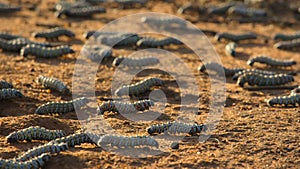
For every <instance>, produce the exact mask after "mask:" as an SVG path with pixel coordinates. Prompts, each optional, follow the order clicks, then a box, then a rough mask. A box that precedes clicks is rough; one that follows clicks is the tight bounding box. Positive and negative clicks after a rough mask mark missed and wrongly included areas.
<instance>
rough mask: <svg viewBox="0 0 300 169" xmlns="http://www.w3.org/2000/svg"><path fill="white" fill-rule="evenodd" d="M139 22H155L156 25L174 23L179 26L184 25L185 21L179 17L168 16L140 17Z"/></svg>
mask: <svg viewBox="0 0 300 169" xmlns="http://www.w3.org/2000/svg"><path fill="white" fill-rule="evenodd" d="M141 22H143V23H147V24H156V25H169V24H176V25H179V26H186V24H187V23H186V22H185V21H184V20H181V19H179V18H168V17H146V16H145V17H142V18H141Z"/></svg>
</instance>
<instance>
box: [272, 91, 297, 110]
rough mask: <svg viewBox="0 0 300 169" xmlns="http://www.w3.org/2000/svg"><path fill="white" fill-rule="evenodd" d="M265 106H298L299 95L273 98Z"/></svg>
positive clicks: (293, 94) (292, 94)
mask: <svg viewBox="0 0 300 169" xmlns="http://www.w3.org/2000/svg"><path fill="white" fill-rule="evenodd" d="M267 104H268V105H269V106H271V107H273V106H274V105H284V106H285V107H287V106H289V105H292V106H294V107H296V105H297V104H298V106H299V105H300V94H297V93H291V94H290V95H289V96H279V97H273V98H271V99H269V100H267Z"/></svg>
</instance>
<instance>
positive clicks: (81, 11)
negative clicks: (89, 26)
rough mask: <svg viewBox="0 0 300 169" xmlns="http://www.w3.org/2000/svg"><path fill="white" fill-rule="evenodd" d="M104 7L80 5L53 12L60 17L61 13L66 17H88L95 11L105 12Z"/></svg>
mask: <svg viewBox="0 0 300 169" xmlns="http://www.w3.org/2000/svg"><path fill="white" fill-rule="evenodd" d="M105 12H106V9H105V8H102V7H98V6H90V7H81V8H70V9H62V10H60V11H57V12H56V13H55V15H56V17H57V18H60V17H61V16H62V15H65V16H67V17H90V16H92V15H93V14H96V13H105Z"/></svg>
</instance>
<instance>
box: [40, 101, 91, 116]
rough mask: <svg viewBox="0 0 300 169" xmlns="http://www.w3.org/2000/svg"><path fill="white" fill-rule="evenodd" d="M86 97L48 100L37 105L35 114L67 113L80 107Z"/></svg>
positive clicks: (84, 102) (84, 103) (83, 104)
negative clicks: (62, 100) (58, 100)
mask: <svg viewBox="0 0 300 169" xmlns="http://www.w3.org/2000/svg"><path fill="white" fill-rule="evenodd" d="M87 102H88V99H87V98H85V97H80V98H77V99H74V100H71V101H64V102H48V103H45V104H43V105H41V106H39V107H38V108H37V109H36V111H35V114H55V113H60V114H62V113H68V112H74V111H75V109H76V108H81V107H83V106H85V105H86V104H87Z"/></svg>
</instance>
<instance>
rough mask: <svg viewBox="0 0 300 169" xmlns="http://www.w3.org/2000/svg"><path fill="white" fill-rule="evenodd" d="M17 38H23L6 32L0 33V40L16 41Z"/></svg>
mask: <svg viewBox="0 0 300 169" xmlns="http://www.w3.org/2000/svg"><path fill="white" fill-rule="evenodd" d="M17 38H24V37H22V36H19V35H13V34H10V33H7V32H0V39H4V40H12V39H17Z"/></svg>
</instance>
